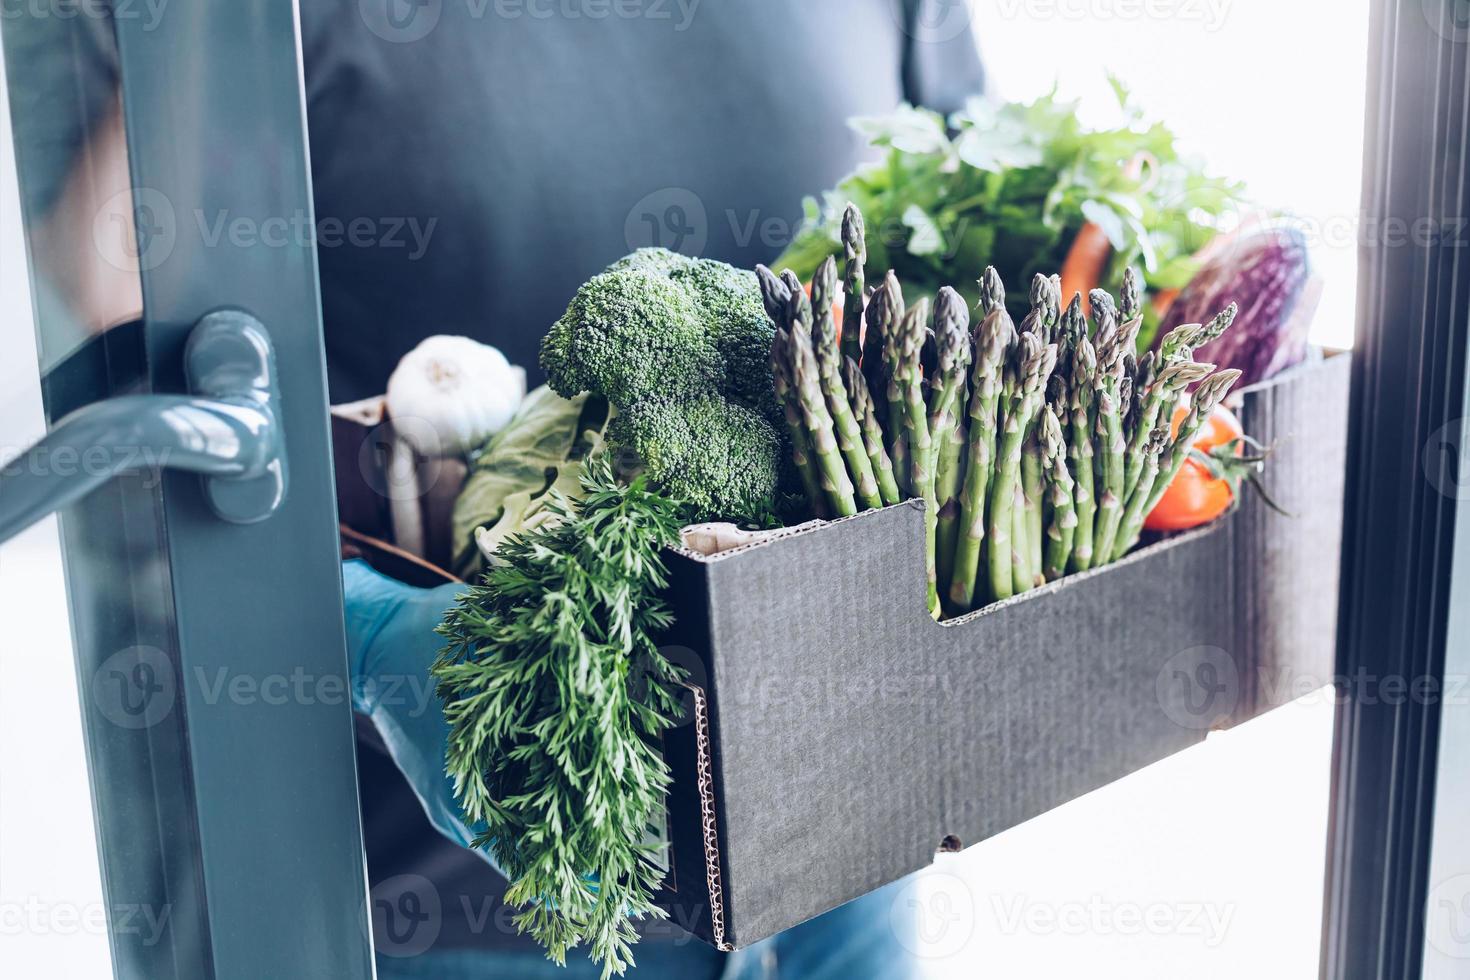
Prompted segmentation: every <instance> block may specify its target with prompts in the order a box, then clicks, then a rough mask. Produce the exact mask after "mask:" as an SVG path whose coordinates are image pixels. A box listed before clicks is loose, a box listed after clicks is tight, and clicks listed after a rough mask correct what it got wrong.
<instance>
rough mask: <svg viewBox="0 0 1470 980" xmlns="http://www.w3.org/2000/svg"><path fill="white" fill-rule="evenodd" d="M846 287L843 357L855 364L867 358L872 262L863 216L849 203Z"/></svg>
mask: <svg viewBox="0 0 1470 980" xmlns="http://www.w3.org/2000/svg"><path fill="white" fill-rule="evenodd" d="M842 257H843V260H844V265H843V273H844V276H843V285H844V287H845V289H844V291H845V292H846V294H847V296H846V299H845V301H844V302H843V305H842V354H843V356H844V357H850V358H852V359H853V360H854V361H861V360H862V357H863V283H864V276H865V273H864V268H863V267H864V266H865V265H866V264H867V261H868V242H867V232H866V229H865V228H864V226H863V213H862V212H861V211H859V210H858V209H857V205H855V204H851V203H849V204H848V205H847V210H845V211H844V212H843V213H842Z"/></svg>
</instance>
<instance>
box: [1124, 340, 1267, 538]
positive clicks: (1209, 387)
mask: <svg viewBox="0 0 1470 980" xmlns="http://www.w3.org/2000/svg"><path fill="white" fill-rule="evenodd" d="M1239 379H1240V372H1239V371H1237V370H1235V369H1233V368H1232V369H1230V370H1227V371H1220V372H1218V373H1216V374H1212V375H1210V376H1209V377H1208V378H1206V379H1205V380H1204V381H1202V382H1200V386H1199V387H1198V388H1196V389H1195V391H1194V400H1193V402H1192V403H1191V404H1190V407H1189V414H1188V415H1186V416H1185V417H1184V419H1183V421H1182V422H1181V423H1180V425H1179V431H1178V433H1176V434H1175V435H1174V438H1173V440H1172V441H1170V440H1169V439H1168V435H1169V428H1170V426H1169V424H1168V423H1165V422H1161V423H1160V424H1159V427H1158V430H1157V431H1158V434H1159V437H1160V447H1157V448H1159V451H1158V452H1157V453H1155V461H1154V465H1155V467H1156V469H1155V471H1154V472H1155V474H1156V475H1155V476H1154V479H1153V481H1152V485H1151V486H1150V487H1149V488H1148V489H1147V490H1145V489H1144V479H1143V477H1140V478H1139V481H1138V487H1137V489H1136V490H1135V491H1134V499H1133V500H1130V501H1129V503H1128V511H1129V515H1128V520H1127V521H1126V522H1125V523H1124V526H1123V530H1122V534H1121V535H1120V537H1119V541H1118V543H1117V545H1116V546H1115V547H1114V556H1115V558H1120V557H1122V556H1123V555H1125V554H1127V553H1128V549H1130V548H1132V547H1133V546H1134V545H1135V544H1136V543H1137V542H1138V536H1139V534H1140V533H1142V531H1143V522H1144V520H1146V519H1147V518H1148V515H1149V513H1150V512H1152V511H1153V509H1154V508H1155V507H1157V506H1158V505H1159V501H1160V500H1161V499H1163V496H1164V493H1165V491H1167V490H1168V489H1169V484H1171V483H1173V482H1174V478H1175V477H1176V476H1178V475H1179V471H1180V470H1181V469H1183V468H1184V463H1185V461H1186V460H1188V459H1189V454H1190V451H1191V450H1192V448H1193V446H1194V440H1195V438H1196V437H1198V436H1199V430H1200V429H1201V428H1202V427H1203V426H1204V424H1205V422H1206V421H1207V420H1208V419H1209V417H1210V414H1211V413H1212V412H1214V410H1215V406H1216V405H1218V404H1220V402H1221V400H1222V399H1224V397H1225V394H1226V393H1227V392H1228V391H1229V390H1230V387H1231V386H1232V385H1234V384H1235V382H1236V381H1238V380H1239ZM1171 414H1172V413H1171Z"/></svg>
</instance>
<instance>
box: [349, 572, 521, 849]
mask: <svg viewBox="0 0 1470 980" xmlns="http://www.w3.org/2000/svg"><path fill="white" fill-rule="evenodd" d="M465 588H466V587H465V586H464V585H462V584H459V583H454V582H452V583H449V584H447V585H441V586H439V587H438V588H436V589H416V588H414V587H413V586H410V585H404V584H403V583H402V582H399V581H397V580H396V579H392V578H389V577H388V576H386V575H382V574H379V573H378V572H377V571H375V570H374V569H373V568H372V567H371V566H370V565H368V564H367V562H364V561H361V560H353V561H348V562H344V563H343V564H342V589H343V594H344V598H345V605H346V613H347V658H348V663H349V667H350V670H351V673H352V707H353V710H355V711H357V712H358V713H359V714H362V715H366V716H367V717H368V718H369V719H371V720H372V723H373V727H375V728H376V729H377V730H378V734H379V735H381V736H382V737H383V742H384V743H385V744H386V745H387V746H388V752H389V754H390V755H392V756H393V761H394V763H395V764H396V765H397V766H398V768H399V769H400V770H401V771H402V772H403V774H404V776H405V777H407V779H408V783H409V785H410V786H412V787H413V791H414V794H415V795H416V796H418V798H419V803H420V804H421V805H422V806H423V808H424V812H425V813H426V814H428V817H429V821H430V822H431V823H432V824H433V825H434V828H435V829H436V830H438V831H439V833H441V834H443V835H444V836H445V837H447V838H449V839H450V840H452V841H454V842H455V843H456V844H460V845H462V846H465V847H468V846H469V844H470V841H471V840H473V839H474V837H475V833H476V828H475V827H472V826H467V825H466V824H465V819H464V815H463V813H461V811H460V808H459V804H458V802H456V800H455V798H454V783H453V782H452V781H451V780H450V779H449V777H448V776H446V775H445V774H444V751H445V748H446V746H447V744H448V740H449V725H448V723H447V722H445V720H444V705H443V702H441V701H440V700H439V696H438V695H437V694H436V693H435V692H434V678H433V676H432V675H431V674H430V673H429V668H430V667H431V666H432V665H433V663H434V659H435V658H436V657H437V656H438V654H439V651H440V650H441V649H442V648H443V646H444V642H443V640H442V638H441V637H439V636H438V634H436V633H435V632H434V627H436V626H438V625H439V622H440V620H442V619H443V618H444V612H445V610H447V609H448V608H449V607H450V606H452V605H454V600H455V597H456V596H457V595H458V594H459V593H461V592H463V591H464V590H465ZM476 853H477V854H479V855H480V856H481V857H483V858H484V859H485V860H486V861H487V862H490V863H491V864H492V866H493V864H494V862H491V861H490V857H489V855H488V854H487V853H486V852H485V851H483V850H477V851H476Z"/></svg>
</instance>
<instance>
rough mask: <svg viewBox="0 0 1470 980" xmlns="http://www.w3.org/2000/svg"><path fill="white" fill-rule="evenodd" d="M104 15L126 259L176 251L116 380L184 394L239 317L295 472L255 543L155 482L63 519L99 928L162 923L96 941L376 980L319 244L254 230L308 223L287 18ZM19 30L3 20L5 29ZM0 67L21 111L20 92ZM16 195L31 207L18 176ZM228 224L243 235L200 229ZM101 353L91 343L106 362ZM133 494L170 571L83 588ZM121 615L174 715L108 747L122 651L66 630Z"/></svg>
mask: <svg viewBox="0 0 1470 980" xmlns="http://www.w3.org/2000/svg"><path fill="white" fill-rule="evenodd" d="M19 16H20V17H21V18H26V19H28V18H36V17H45V16H47V14H46V12H44V11H30V10H29V8H28V9H27V11H21V12H20V15H19ZM86 16H91V17H96V16H98V14H97V13H96V11H95V9H94V11H93V12H92V13H89V14H86ZM107 20H109V21H110V26H109V25H108V24H102V25H100V26H101V29H102V30H103V31H107V30H110V31H111V34H110V35H108V39H109V43H110V40H111V38H113V37H115V40H116V62H117V63H116V66H115V68H116V73H117V77H118V79H120V87H121V104H122V117H123V120H124V123H125V130H126V140H127V160H128V164H129V167H130V171H131V177H130V183H131V199H132V215H133V219H134V224H135V225H137V226H138V235H139V243H138V244H139V245H143V238H144V237H145V236H147V235H149V234H156V233H157V229H143V228H142V227H141V224H142V219H143V217H144V215H143V207H142V204H143V202H146V203H147V204H148V206H149V208H150V211H149V212H148V213H149V216H150V218H151V219H152V220H158V221H160V222H161V223H162V226H166V227H164V230H165V231H166V233H167V252H166V254H163V255H159V254H156V253H154V254H149V255H148V256H147V259H146V261H144V260H143V257H142V256H141V255H140V256H139V259H140V261H139V265H140V268H139V270H138V272H139V279H140V284H141V289H142V297H143V317H142V321H141V331H140V332H138V333H137V334H136V343H135V342H134V340H133V339H130V338H125V337H122V336H121V333H122V331H110V332H109V333H112V334H115V335H114V336H113V337H112V338H111V339H112V341H113V343H112V344H111V345H110V346H111V347H112V348H116V349H124V348H129V349H131V348H139V347H141V352H140V354H141V357H140V358H139V362H140V363H141V364H143V365H145V366H146V371H145V374H144V376H143V377H142V379H141V381H139V380H138V379H131V380H129V381H128V384H138V385H140V386H141V388H142V389H143V390H151V391H153V392H161V393H163V392H166V393H183V392H185V391H186V390H187V385H186V379H185V377H184V349H185V343H186V341H187V339H188V337H189V335H190V334H191V332H192V331H193V330H194V328H195V325H196V324H197V323H198V322H199V321H200V320H201V319H202V318H203V317H205V316H206V315H207V314H209V313H212V312H215V311H217V310H220V309H224V308H234V309H240V310H244V311H246V312H248V313H250V314H251V315H253V316H254V317H256V318H257V319H258V320H259V321H260V322H261V323H262V324H264V326H265V329H266V330H267V331H268V332H269V334H270V338H271V341H272V343H273V346H274V349H275V369H276V375H277V378H278V386H279V392H280V398H279V402H278V404H277V411H278V413H279V414H278V418H279V421H280V424H281V427H282V430H283V431H284V438H285V453H286V457H287V459H288V466H287V471H288V473H289V487H288V489H287V491H286V495H285V499H284V501H283V502H282V504H281V506H280V507H279V509H278V510H277V511H276V512H275V513H274V514H273V515H272V516H270V517H269V518H268V519H265V520H263V521H260V522H258V523H254V524H232V523H227V522H225V521H222V520H220V519H219V518H218V517H217V516H216V515H215V514H214V512H213V511H212V510H211V508H210V506H209V503H208V501H207V499H206V496H205V493H204V488H203V486H202V483H201V481H200V479H199V477H197V476H192V475H188V474H183V473H178V472H170V471H167V470H165V471H163V472H162V474H161V484H160V485H159V487H158V489H157V490H156V498H150V497H147V496H144V497H141V498H139V497H138V496H137V495H136V493H135V492H134V490H130V489H129V483H128V480H127V479H120V480H115V481H112V482H111V483H110V484H108V486H107V487H106V488H104V490H102V491H98V492H97V493H96V494H95V495H94V496H95V497H96V498H97V499H96V500H95V501H93V500H92V499H91V498H89V499H88V501H84V503H83V505H81V506H78V507H77V508H74V509H73V512H70V513H68V512H64V513H63V514H62V515H61V525H62V529H63V536H64V539H65V542H66V544H65V547H66V552H67V575H68V592H69V595H70V598H71V602H72V609H73V612H72V619H73V627H74V631H75V632H76V633H77V657H78V670H79V678H78V679H79V687H80V689H81V691H82V692H83V724H84V731H85V732H86V739H87V742H88V755H89V761H90V766H89V768H90V769H91V773H90V778H91V781H92V792H93V804H94V810H95V811H96V822H97V826H98V840H99V849H100V851H101V855H100V856H101V860H102V866H103V877H104V883H105V889H106V892H107V898H108V902H109V911H110V913H112V917H113V918H114V919H115V917H116V915H117V913H118V912H119V911H121V910H125V907H126V906H129V905H133V904H137V903H150V904H151V903H159V902H162V903H166V904H165V907H164V908H163V909H155V910H154V912H155V914H156V915H162V914H164V913H167V921H168V923H169V929H170V930H171V931H172V935H170V936H169V937H168V938H167V939H166V940H165V941H163V942H162V943H160V944H159V945H158V946H157V947H156V948H152V949H147V950H144V949H141V948H135V944H132V943H131V941H130V940H128V939H127V938H125V935H124V930H123V928H122V927H121V924H120V923H119V922H117V921H112V922H110V930H109V931H110V935H111V939H112V945H113V960H114V970H115V972H116V974H117V975H118V976H119V977H133V976H147V977H149V978H150V980H152V978H155V977H157V978H163V977H174V976H178V977H195V976H200V975H204V976H207V977H211V978H214V980H226V978H228V980H235V978H239V980H247V978H249V980H254V978H257V977H303V978H320V980H329V978H331V980H337V978H348V980H359V978H369V977H372V976H373V974H374V969H373V955H372V927H371V915H370V909H369V905H368V886H367V870H366V863H365V859H364V853H363V840H362V827H361V814H360V808H359V803H358V786H357V769H356V757H355V752H356V749H355V742H354V727H353V720H352V709H351V697H350V691H351V688H350V683H351V677H350V674H349V668H348V661H347V650H346V640H345V633H344V624H343V615H342V578H341V564H340V549H339V542H338V536H337V513H336V498H335V490H334V479H333V472H332V453H331V444H330V434H329V417H328V407H327V406H328V402H327V390H326V371H325V362H324V349H323V342H322V321H321V307H320V298H319V292H318V279H317V261H316V252H315V241H314V238H315V236H314V235H311V234H288V235H287V236H286V237H285V238H284V239H282V238H280V237H279V236H274V237H268V236H267V235H265V234H264V233H263V231H264V229H266V228H267V227H285V228H287V229H302V228H305V229H312V228H314V227H315V216H314V211H313V208H312V193H311V179H310V162H309V158H308V153H307V142H306V113H305V101H304V88H303V79H302V66H301V53H300V52H301V46H300V29H299V22H298V13H297V6H296V3H295V2H294V0H270V2H251V3H242V2H227V3H179V4H171V5H169V6H168V7H167V8H166V9H165V10H164V11H163V13H162V15H161V16H159V17H158V18H156V19H141V18H124V17H118V18H107ZM25 23H26V20H24V19H23V20H20V21H15V20H12V19H9V18H7V19H6V22H5V24H4V25H0V29H3V28H5V27H10V28H14V29H17V30H19V29H21V27H22V26H24V25H25ZM91 26H92V27H96V26H98V25H91ZM48 29H51V30H54V29H55V28H48ZM33 38H34V35H32V39H33ZM10 71H11V83H12V85H11V92H10V94H11V99H12V103H13V104H14V102H15V99H16V88H15V86H16V85H19V84H22V83H23V82H24V78H17V74H16V73H17V71H19V69H16V68H15V67H14V66H13V65H12V67H11V69H10ZM6 138H10V134H6ZM20 178H21V181H22V189H24V186H25V185H24V182H25V178H26V174H25V172H24V168H23V167H22V172H21V173H20ZM221 218H223V219H224V224H223V225H222V224H221V222H220V219H221ZM237 218H238V219H244V220H245V221H247V222H250V223H251V226H252V227H254V228H255V229H256V234H254V235H253V236H246V237H243V238H241V237H237V236H234V235H231V234H214V231H215V230H216V229H218V228H221V227H228V222H230V221H233V220H235V219H237ZM268 222H270V223H271V224H269V225H268V224H267V223H268ZM281 222H284V225H282V224H281ZM34 282H35V279H34V277H33V283H34ZM38 322H39V321H38ZM107 337H108V335H107V334H104V335H101V336H100V337H98V338H94V341H98V343H92V342H89V344H88V345H87V346H88V347H91V348H106V347H108V346H109V345H107V344H105V343H101V342H100V341H104V340H106V339H107ZM95 352H96V351H95V350H92V351H89V353H95ZM109 353H111V352H110V351H107V350H105V349H104V350H103V355H104V356H103V357H102V358H101V360H102V361H104V362H106V361H108V360H109V358H108V356H107V355H108V354H109ZM78 360H81V359H78ZM107 366H108V367H109V368H112V367H113V366H114V365H112V364H111V363H108V364H107ZM113 380H114V379H110V378H106V377H102V378H97V379H96V381H95V384H94V383H93V379H90V378H89V379H87V384H86V385H83V386H82V387H86V388H87V391H86V397H87V398H89V399H93V400H95V399H96V398H102V397H106V396H107V395H109V394H113V393H115V391H116V389H115V387H112V386H110V385H109V383H108V382H110V381H113ZM71 387H73V388H74V389H75V388H77V387H78V386H76V385H72V386H71ZM57 400H58V401H60V400H61V399H59V398H58V399H57ZM68 407H74V406H68ZM52 408H53V405H52V404H50V400H49V399H48V413H50V411H51V409H52ZM50 421H51V422H53V423H54V422H55V421H56V418H55V417H54V416H53V417H52V418H51V419H50ZM152 478H153V479H155V480H157V479H159V475H158V474H156V473H154V474H152ZM149 492H150V493H152V492H153V491H151V490H150V491H149ZM129 494H133V495H132V496H131V497H130V498H129V499H128V501H124V500H123V498H124V497H128V495H129ZM140 500H141V503H142V504H143V505H144V506H143V507H142V508H141V509H140V508H138V507H137V505H138V504H139V502H140ZM150 500H156V513H157V522H156V526H155V523H154V522H153V521H138V522H137V523H138V524H140V525H141V524H147V525H148V527H145V528H143V529H142V530H143V533H142V534H141V543H145V544H154V543H158V542H161V543H158V544H157V545H156V546H157V547H161V549H162V554H163V555H164V556H166V561H165V562H162V563H159V564H161V565H163V566H165V568H164V570H163V571H161V572H160V573H159V575H158V576H157V577H156V578H155V579H150V580H149V581H150V582H152V584H153V586H154V587H156V588H157V589H158V590H159V591H157V592H154V591H150V587H149V586H148V585H147V584H145V585H144V586H142V587H141V590H140V587H139V585H138V584H137V583H136V582H129V583H127V584H126V585H116V586H115V587H114V588H112V589H111V590H110V591H109V590H107V589H103V588H99V587H97V583H96V582H95V581H91V582H88V581H86V579H87V578H88V576H91V577H92V579H94V580H95V579H96V578H98V577H100V576H99V575H98V567H99V566H98V563H97V562H96V561H95V557H94V556H89V555H87V554H84V553H82V549H81V548H80V547H79V544H80V541H81V539H82V538H83V535H82V534H81V533H80V532H81V531H86V532H88V533H90V534H93V535H96V534H97V533H98V532H99V529H102V532H103V533H113V536H114V537H116V538H117V539H118V540H117V541H115V542H112V543H111V544H110V545H109V546H108V548H110V549H111V550H113V551H118V550H121V551H122V552H123V553H127V551H128V548H129V547H130V545H129V544H127V543H125V542H124V534H125V532H127V533H130V534H131V533H132V532H135V531H136V530H137V528H132V527H122V526H119V527H117V528H116V530H115V532H110V531H109V530H108V525H107V522H106V521H105V520H102V521H99V520H97V519H96V518H97V517H98V516H104V517H105V516H106V515H107V514H109V513H123V514H126V513H148V512H149V510H150V507H151V505H150ZM109 508H111V510H109ZM130 508H131V510H130ZM120 523H126V522H120ZM158 527H161V528H162V535H161V539H160V537H159V536H158V530H157V528H158ZM133 537H139V536H138V535H136V534H134V535H133ZM114 546H115V547H114ZM133 546H134V547H135V545H133ZM103 550H107V549H103ZM100 567H101V568H103V569H104V570H105V569H107V568H108V567H110V566H107V565H105V564H103V565H102V566H100ZM79 603H82V604H84V605H86V606H87V609H85V610H82V609H80V608H79V605H78V604H79ZM105 604H110V608H108V609H99V607H100V606H101V605H105ZM138 604H147V605H149V606H150V607H156V608H155V609H154V612H155V613H158V612H159V611H160V610H166V609H167V608H168V607H169V606H170V605H171V607H172V622H171V624H170V625H171V633H172V637H171V638H172V641H173V642H172V644H171V645H172V649H171V650H170V651H168V652H167V653H165V652H162V651H159V650H153V651H152V653H153V654H154V655H155V656H154V659H153V660H152V661H150V663H149V664H148V666H149V670H150V674H149V676H150V677H155V678H156V677H157V676H158V672H159V671H166V672H168V673H170V674H171V675H172V676H171V678H169V680H171V682H172V683H159V684H152V682H150V684H151V685H152V686H151V688H150V689H149V691H144V692H143V693H144V697H152V696H154V695H153V694H152V693H150V692H151V691H161V692H164V693H163V694H160V695H159V696H160V697H163V696H165V695H166V696H167V697H169V698H171V699H172V700H171V701H170V703H169V704H168V705H167V706H165V708H164V709H163V710H161V711H159V712H158V713H157V720H149V721H147V722H146V724H144V725H143V726H142V727H141V729H140V730H138V731H132V730H126V731H125V730H123V729H125V728H129V727H130V726H120V725H118V724H117V723H116V721H115V720H109V718H108V717H107V715H108V713H107V711H106V710H105V706H103V707H102V708H99V705H98V704H97V703H96V700H97V694H96V691H95V690H94V688H95V686H96V685H95V677H96V674H95V673H94V671H95V670H96V669H97V668H98V664H99V662H100V663H101V664H103V665H104V666H105V665H106V664H107V663H108V662H109V659H110V656H111V658H115V657H116V656H118V655H129V651H127V650H117V649H114V648H110V647H107V646H106V645H105V644H104V643H102V642H99V641H100V640H101V637H103V636H107V635H109V631H108V630H106V629H104V630H101V631H96V632H94V631H92V630H90V629H87V628H85V627H79V626H78V623H79V622H82V621H83V620H84V619H85V620H89V621H91V622H98V621H106V620H109V617H112V618H111V620H110V621H111V622H112V623H114V624H115V623H117V622H118V620H117V619H116V617H117V616H128V615H131V611H130V610H129V609H128V607H129V606H130V605H132V606H137V605H138ZM161 615H163V616H164V618H165V619H166V618H167V616H166V613H162V614H161ZM155 618H157V617H155ZM113 633H114V634H115V633H116V631H115V630H114V631H113ZM89 646H90V647H96V649H89V648H88V647H89ZM131 727H138V726H131ZM113 763H119V764H118V765H113ZM180 852H183V853H180Z"/></svg>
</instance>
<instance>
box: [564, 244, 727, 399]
mask: <svg viewBox="0 0 1470 980" xmlns="http://www.w3.org/2000/svg"><path fill="white" fill-rule="evenodd" d="M708 334H709V330H708V327H707V325H706V323H705V321H704V319H703V316H702V311H701V310H700V308H699V305H698V301H697V296H696V294H695V293H693V292H692V291H690V290H689V289H686V288H683V287H681V286H680V285H678V284H677V283H675V282H673V281H672V280H670V279H668V278H667V277H664V276H659V275H656V274H653V273H650V272H646V271H643V270H641V269H634V268H623V269H616V270H613V271H611V272H604V273H603V274H602V275H599V276H596V277H594V278H593V279H591V280H589V281H588V282H587V283H586V284H585V285H584V286H583V287H582V288H581V289H579V290H577V295H576V296H574V297H573V298H572V303H571V305H570V306H568V307H567V311H566V313H564V314H563V315H562V318H561V319H560V320H558V321H556V323H554V324H553V325H552V327H551V330H550V332H548V333H547V335H546V339H545V340H543V341H542V342H541V366H542V367H543V368H545V369H546V380H547V383H549V384H550V385H551V388H552V390H553V391H555V392H556V393H557V394H558V395H561V396H562V397H563V398H574V397H576V396H577V395H579V394H581V393H582V392H584V391H591V392H594V393H596V394H601V395H604V396H606V397H607V399H608V401H610V402H612V403H613V404H614V405H621V404H628V403H631V402H634V401H638V400H639V399H642V398H650V397H655V396H658V395H671V394H683V393H688V394H694V393H697V392H700V391H709V390H710V389H711V388H712V387H715V386H716V385H717V384H718V383H719V380H720V376H721V371H720V361H719V356H718V354H717V353H716V352H715V350H714V349H713V348H712V346H711V345H710V343H709V337H708Z"/></svg>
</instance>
